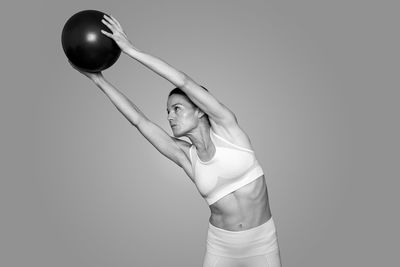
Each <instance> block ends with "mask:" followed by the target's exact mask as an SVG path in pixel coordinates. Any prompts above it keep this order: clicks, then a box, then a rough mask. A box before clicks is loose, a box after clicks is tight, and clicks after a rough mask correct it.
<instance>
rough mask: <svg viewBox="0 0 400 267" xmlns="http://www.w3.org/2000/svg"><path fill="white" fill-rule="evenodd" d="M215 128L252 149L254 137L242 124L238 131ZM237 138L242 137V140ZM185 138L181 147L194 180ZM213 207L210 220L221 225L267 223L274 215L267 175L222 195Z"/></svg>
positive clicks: (242, 227) (237, 228)
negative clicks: (250, 138) (248, 133)
mask: <svg viewBox="0 0 400 267" xmlns="http://www.w3.org/2000/svg"><path fill="white" fill-rule="evenodd" d="M213 130H214V132H216V133H218V134H219V135H221V136H224V138H226V139H228V140H229V139H231V140H232V139H234V140H235V141H236V144H238V145H241V146H243V147H249V148H250V149H251V144H250V140H249V139H248V137H247V135H246V134H245V133H244V132H243V131H242V130H241V129H240V128H239V127H238V130H237V131H236V132H235V131H233V132H232V131H231V132H227V131H226V130H225V131H224V129H215V128H213ZM237 140H239V143H238V142H237ZM182 142H183V143H181V148H182V149H183V150H184V152H185V154H186V155H187V158H188V159H189V163H188V164H186V166H183V169H184V170H185V172H186V173H187V174H188V175H189V177H190V178H191V179H192V181H193V173H192V170H191V165H190V155H189V148H190V144H189V143H187V142H185V141H182ZM205 157H207V156H205ZM208 158H211V156H210V155H209V156H208ZM204 160H207V158H204ZM209 208H210V211H211V216H210V219H209V220H210V223H211V224H212V225H214V226H216V227H218V228H222V229H225V230H229V231H242V230H246V229H250V228H253V227H256V226H259V225H261V224H263V223H264V222H266V221H268V220H269V218H271V211H270V207H269V201H268V190H267V186H266V183H265V177H264V175H262V176H260V177H258V178H257V179H256V180H254V181H253V182H250V183H249V184H247V185H245V186H243V187H241V188H239V189H237V190H236V191H233V192H232V193H229V194H228V195H226V196H224V197H222V198H221V199H219V200H218V201H217V202H215V203H213V204H212V205H210V206H209Z"/></svg>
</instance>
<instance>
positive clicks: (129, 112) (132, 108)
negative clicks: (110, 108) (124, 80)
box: [93, 77, 147, 126]
mask: <svg viewBox="0 0 400 267" xmlns="http://www.w3.org/2000/svg"><path fill="white" fill-rule="evenodd" d="M93 82H94V83H95V84H96V85H97V87H99V88H100V89H101V90H102V91H103V92H104V93H105V94H106V96H107V97H108V98H109V99H110V100H111V102H112V103H113V104H114V105H115V107H116V108H117V109H118V110H119V111H120V112H121V113H122V114H123V115H124V116H125V118H127V119H128V121H129V122H130V123H132V124H133V125H134V126H137V125H138V124H139V123H140V122H141V121H142V120H143V119H147V118H146V116H145V115H144V114H143V112H142V111H141V110H140V109H139V108H138V107H137V106H136V105H135V104H134V103H132V101H130V100H129V99H128V98H127V97H126V96H125V95H124V94H123V93H121V92H120V91H119V90H118V89H117V88H115V87H114V86H113V85H112V84H111V83H109V82H108V81H107V80H105V79H104V78H102V77H101V78H98V79H94V80H93Z"/></svg>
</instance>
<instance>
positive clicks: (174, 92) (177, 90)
mask: <svg viewBox="0 0 400 267" xmlns="http://www.w3.org/2000/svg"><path fill="white" fill-rule="evenodd" d="M201 87H202V88H203V89H204V90H206V91H207V92H208V89H207V88H205V87H204V86H201ZM173 94H177V95H183V96H186V97H187V98H188V99H189V101H191V100H190V98H189V97H188V96H187V94H186V93H185V92H184V91H182V89H181V88H179V87H176V88H175V89H172V90H171V92H169V95H168V97H170V96H171V95H173ZM192 103H193V102H192Z"/></svg>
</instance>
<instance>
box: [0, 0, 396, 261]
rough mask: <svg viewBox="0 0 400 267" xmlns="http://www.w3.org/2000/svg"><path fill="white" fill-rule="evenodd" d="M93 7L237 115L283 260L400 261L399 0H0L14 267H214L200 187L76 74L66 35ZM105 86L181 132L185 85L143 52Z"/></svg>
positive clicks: (1, 237) (4, 156)
mask: <svg viewBox="0 0 400 267" xmlns="http://www.w3.org/2000/svg"><path fill="white" fill-rule="evenodd" d="M26 2H28V1H26ZM84 9H97V10H102V11H104V12H108V13H110V14H112V15H114V16H115V17H116V18H117V19H119V21H120V22H121V23H122V25H123V26H124V29H125V31H126V32H127V33H128V35H129V37H130V39H131V40H132V42H133V43H134V45H135V46H136V47H138V48H140V49H142V50H144V51H146V52H149V53H151V54H154V55H156V56H159V57H161V58H162V59H164V60H166V61H167V62H169V63H170V64H172V65H174V66H176V67H177V68H179V69H181V70H183V71H185V72H186V73H188V74H189V75H191V76H192V77H193V78H194V79H195V80H197V81H198V82H200V83H202V84H203V85H205V86H206V87H208V88H209V89H210V90H211V91H212V92H213V93H214V95H215V96H216V97H217V98H219V99H220V100H222V102H224V103H225V104H226V105H228V106H229V107H230V108H231V109H232V110H234V111H235V113H236V114H237V117H238V119H239V122H240V124H241V125H242V126H243V128H244V129H245V130H246V131H247V133H248V134H249V135H250V137H251V139H252V143H253V145H254V147H255V149H256V152H257V154H258V158H259V161H260V162H261V163H262V165H263V167H264V169H265V172H266V177H267V182H268V185H269V193H270V201H271V207H272V212H273V216H274V218H275V222H276V225H277V228H278V235H279V242H280V247H281V253H282V261H283V265H284V266H395V265H396V263H398V262H399V261H398V260H397V254H398V252H399V248H398V240H399V230H398V225H399V223H400V221H399V212H398V210H399V208H398V203H399V197H398V196H397V191H398V188H399V186H398V185H399V182H398V181H397V180H398V179H399V171H398V166H399V158H400V157H399V141H398V136H399V119H398V114H399V108H398V107H397V106H398V101H399V81H398V77H399V52H398V49H399V45H400V42H399V30H398V26H399V22H400V21H399V18H398V10H399V6H398V5H395V1H352V0H348V1H309V0H307V1H221V0H219V1H191V0H190V1H188V0H186V1H178V0H173V1H162V0H159V1H50V0H48V1H32V2H29V3H24V2H21V1H13V2H11V1H10V2H7V1H5V2H4V1H3V2H2V4H1V34H2V36H1V43H2V44H1V47H2V49H1V51H0V53H1V85H2V86H1V87H2V88H1V98H0V99H1V105H0V114H1V115H0V116H1V139H0V142H1V143H0V145H1V154H0V156H1V158H0V159H1V180H0V183H1V184H0V216H1V217H0V265H1V266H6V267H13V266H18V267H21V266H57V267H62V266H66V267H67V266H68V267H69V266H96V267H100V266H120V267H122V266H201V263H202V257H203V254H204V251H205V239H206V231H207V224H208V216H209V210H208V208H207V205H206V203H205V201H204V200H203V199H202V198H201V197H200V196H199V194H198V193H197V190H196V188H195V186H194V185H193V184H192V183H191V182H190V181H189V179H187V177H186V176H185V174H184V172H183V171H182V170H180V169H179V168H178V167H176V166H174V164H173V163H172V162H170V161H169V160H167V159H165V158H164V157H163V156H162V155H160V154H159V153H158V152H157V151H156V150H155V149H154V148H153V147H152V146H151V145H150V144H148V143H147V142H146V141H145V139H143V138H142V137H141V136H140V134H139V133H138V132H137V131H136V129H135V128H134V127H132V126H131V125H130V124H129V123H128V121H126V120H125V118H124V117H123V116H122V115H120V113H119V112H118V111H117V110H116V109H115V108H114V107H113V106H112V104H111V103H110V102H109V100H108V99H107V98H106V97H105V96H104V95H103V94H102V93H101V92H100V91H99V90H98V89H97V88H96V87H95V86H94V85H93V84H91V83H90V81H89V80H88V79H86V77H84V76H82V75H80V74H79V73H78V72H76V71H75V70H73V69H72V68H71V67H70V66H69V64H68V63H67V60H66V57H65V55H64V53H63V51H62V48H61V42H60V35H61V30H62V27H63V25H64V23H65V21H66V20H67V19H68V18H69V17H70V16H72V15H73V14H74V13H76V12H78V11H80V10H84ZM104 75H105V76H106V78H108V79H109V80H110V81H112V82H113V83H114V84H115V85H116V86H117V87H118V88H119V89H121V90H122V91H123V92H124V93H126V94H127V95H128V96H129V97H130V98H131V99H132V100H133V101H134V102H135V103H137V105H138V106H139V107H140V108H141V109H142V110H143V111H144V112H145V113H146V114H147V115H148V116H149V117H150V118H151V119H153V121H155V122H156V123H158V124H159V125H160V126H162V127H163V128H165V129H167V130H168V132H170V130H169V128H168V124H167V120H166V112H165V108H166V97H167V94H168V92H169V90H170V89H172V88H173V86H172V85H171V84H169V83H168V82H167V81H165V80H163V79H162V78H160V77H158V76H157V75H155V74H154V73H152V72H151V71H149V70H147V69H145V68H144V67H143V66H141V65H140V64H138V63H137V62H135V61H133V60H131V59H129V58H128V57H126V56H122V57H121V58H120V59H119V61H118V62H117V63H116V64H115V65H114V66H113V67H112V68H111V69H109V70H107V71H105V73H104Z"/></svg>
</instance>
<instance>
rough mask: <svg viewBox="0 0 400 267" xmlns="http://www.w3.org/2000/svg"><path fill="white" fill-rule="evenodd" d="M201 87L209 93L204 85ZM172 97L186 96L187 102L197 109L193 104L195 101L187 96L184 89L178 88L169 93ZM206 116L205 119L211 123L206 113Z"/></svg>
mask: <svg viewBox="0 0 400 267" xmlns="http://www.w3.org/2000/svg"><path fill="white" fill-rule="evenodd" d="M201 87H202V88H203V89H204V90H206V91H207V92H208V89H207V88H205V87H204V86H202V85H201ZM171 95H183V96H185V97H186V98H187V100H188V101H189V102H190V103H191V104H192V105H193V106H194V107H197V106H196V104H195V103H193V101H192V100H191V99H190V98H189V97H188V96H187V94H186V93H185V92H184V91H182V89H180V88H179V87H176V88H174V89H172V90H171V92H169V94H168V97H170V96H171ZM204 115H205V117H206V118H207V121H208V122H210V121H209V119H208V115H207V114H205V113H204Z"/></svg>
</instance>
